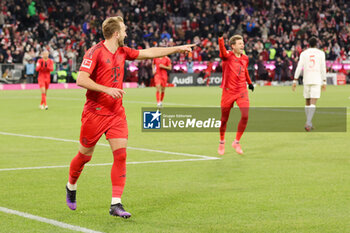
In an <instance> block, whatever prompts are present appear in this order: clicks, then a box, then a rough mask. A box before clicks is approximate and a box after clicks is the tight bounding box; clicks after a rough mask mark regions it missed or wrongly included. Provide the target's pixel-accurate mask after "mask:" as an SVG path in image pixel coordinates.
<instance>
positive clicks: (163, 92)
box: [160, 80, 166, 107]
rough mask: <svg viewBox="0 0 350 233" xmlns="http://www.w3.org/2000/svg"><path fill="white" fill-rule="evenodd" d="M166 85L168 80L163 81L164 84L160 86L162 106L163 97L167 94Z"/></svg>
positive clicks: (161, 102)
mask: <svg viewBox="0 0 350 233" xmlns="http://www.w3.org/2000/svg"><path fill="white" fill-rule="evenodd" d="M165 87H166V80H164V81H163V83H162V86H161V88H160V91H161V95H160V107H162V105H163V99H164V95H165Z"/></svg>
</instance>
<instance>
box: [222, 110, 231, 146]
mask: <svg viewBox="0 0 350 233" xmlns="http://www.w3.org/2000/svg"><path fill="white" fill-rule="evenodd" d="M230 111H231V108H226V107H223V108H221V125H220V141H224V140H225V132H226V126H227V121H228V117H229V116H230Z"/></svg>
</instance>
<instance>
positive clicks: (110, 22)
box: [102, 16, 124, 40]
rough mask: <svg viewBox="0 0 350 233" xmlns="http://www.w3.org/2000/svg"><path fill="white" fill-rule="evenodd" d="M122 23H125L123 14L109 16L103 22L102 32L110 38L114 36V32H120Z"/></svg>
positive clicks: (106, 37) (105, 36)
mask: <svg viewBox="0 0 350 233" xmlns="http://www.w3.org/2000/svg"><path fill="white" fill-rule="evenodd" d="M121 23H124V20H123V18H122V17H121V16H114V17H109V18H107V19H106V20H105V21H103V23H102V34H103V37H104V38H105V39H106V40H108V39H110V38H111V37H112V35H113V33H115V32H120V29H121V26H120V25H121Z"/></svg>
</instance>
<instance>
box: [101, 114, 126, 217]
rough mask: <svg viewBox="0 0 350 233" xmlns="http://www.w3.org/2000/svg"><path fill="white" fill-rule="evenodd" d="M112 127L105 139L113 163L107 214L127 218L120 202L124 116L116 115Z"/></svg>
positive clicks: (124, 128) (124, 146)
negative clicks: (108, 145) (109, 205)
mask: <svg viewBox="0 0 350 233" xmlns="http://www.w3.org/2000/svg"><path fill="white" fill-rule="evenodd" d="M112 125H113V126H112V127H111V128H110V129H109V130H108V131H107V132H106V137H107V140H108V142H109V144H110V146H111V149H112V151H113V165H112V169H111V181H112V201H111V208H110V210H109V214H110V215H113V216H119V217H122V218H129V217H131V214H130V213H128V212H126V211H125V210H124V208H123V205H122V203H121V197H122V194H123V191H124V187H125V181H126V147H127V143H128V127H127V122H126V120H125V118H122V117H116V118H115V119H114V120H113V122H112Z"/></svg>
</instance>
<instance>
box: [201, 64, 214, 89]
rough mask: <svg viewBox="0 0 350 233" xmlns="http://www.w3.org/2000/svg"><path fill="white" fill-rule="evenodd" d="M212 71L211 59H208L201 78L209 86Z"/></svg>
mask: <svg viewBox="0 0 350 233" xmlns="http://www.w3.org/2000/svg"><path fill="white" fill-rule="evenodd" d="M212 71H213V59H210V61H209V62H208V63H207V68H206V69H205V71H204V78H203V81H204V82H206V84H207V87H209V83H210V75H211V72H212Z"/></svg>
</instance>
